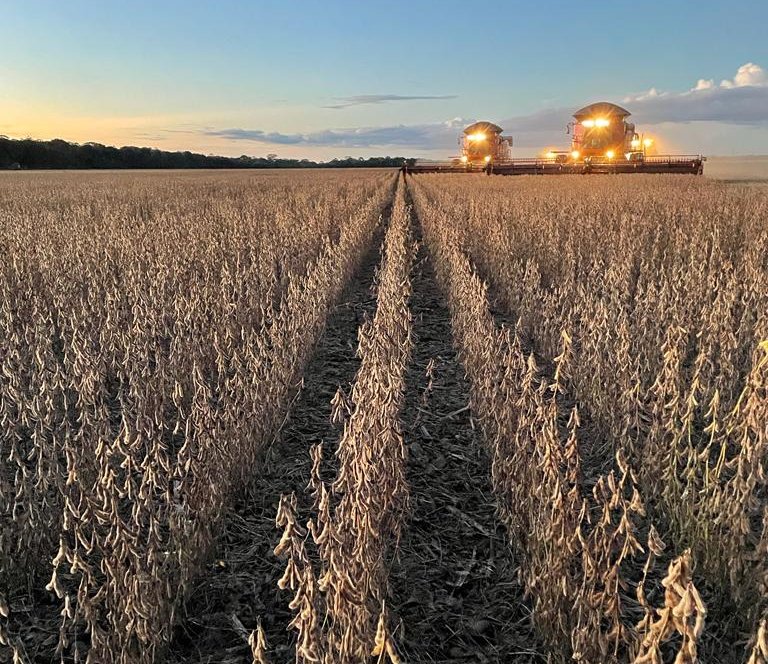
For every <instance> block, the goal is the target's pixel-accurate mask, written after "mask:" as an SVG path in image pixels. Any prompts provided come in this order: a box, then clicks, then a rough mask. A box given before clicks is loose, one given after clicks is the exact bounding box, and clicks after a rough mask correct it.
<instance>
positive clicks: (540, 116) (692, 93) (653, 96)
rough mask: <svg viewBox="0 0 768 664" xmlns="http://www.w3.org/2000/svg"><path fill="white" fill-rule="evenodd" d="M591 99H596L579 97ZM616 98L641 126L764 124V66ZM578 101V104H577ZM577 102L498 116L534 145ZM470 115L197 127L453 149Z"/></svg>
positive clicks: (350, 100) (352, 144)
mask: <svg viewBox="0 0 768 664" xmlns="http://www.w3.org/2000/svg"><path fill="white" fill-rule="evenodd" d="M452 98H454V96H453V95H442V96H427V95H424V96H419V95H414V96H406V95H358V96H354V97H346V98H343V99H341V100H340V103H339V104H337V105H335V106H332V107H331V108H345V107H347V106H354V105H360V104H380V103H388V102H394V101H409V100H415V99H452ZM584 101H585V102H588V101H595V100H584ZM617 101H619V103H621V104H623V105H626V106H627V107H628V110H630V111H631V112H632V119H633V121H635V122H636V123H637V124H638V125H640V126H648V125H657V124H662V123H683V124H691V123H697V122H715V123H721V124H724V125H733V126H748V127H752V128H761V129H763V128H764V129H768V72H766V70H765V69H763V68H762V67H761V66H760V65H758V64H755V63H753V62H748V63H746V64H744V65H742V66H741V67H739V69H738V71H737V72H736V74H735V75H734V77H733V78H732V79H725V80H723V81H721V82H720V83H719V84H717V83H715V81H714V80H713V79H699V80H698V81H697V82H696V84H695V85H693V86H692V87H691V88H690V89H688V90H685V91H682V92H668V91H659V90H658V89H656V88H651V89H650V90H648V91H646V92H642V93H638V94H632V95H629V96H626V97H625V98H623V99H621V100H617ZM579 105H581V104H579ZM576 107H577V106H576V105H575V106H573V107H569V108H564V107H563V108H550V109H543V110H541V111H538V112H536V113H531V114H528V115H518V116H511V117H508V118H506V119H502V120H501V121H499V124H500V125H501V126H502V127H504V128H505V130H506V132H507V133H508V134H512V135H513V136H514V139H515V145H516V146H518V147H523V148H526V147H530V148H533V147H537V148H541V147H543V146H546V145H551V144H557V143H562V142H563V134H564V130H565V127H566V124H567V123H568V122H569V120H570V119H571V113H572V112H573V110H574V108H576ZM473 121H474V119H471V118H454V119H452V120H447V121H444V122H434V123H423V124H413V125H405V124H400V125H391V126H383V127H354V128H340V129H326V130H322V131H315V132H308V133H280V132H267V131H263V130H260V129H242V128H231V129H210V128H207V129H203V130H200V132H199V133H201V134H204V135H206V136H210V137H217V138H223V139H228V140H232V141H246V142H252V143H258V144H265V145H267V144H270V145H306V146H320V147H349V148H400V149H402V150H406V149H408V150H413V151H418V150H449V151H455V148H456V137H457V135H458V132H459V130H460V129H461V128H462V127H464V126H465V125H466V124H469V123H471V122H473Z"/></svg>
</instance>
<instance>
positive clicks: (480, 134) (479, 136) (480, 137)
mask: <svg viewBox="0 0 768 664" xmlns="http://www.w3.org/2000/svg"><path fill="white" fill-rule="evenodd" d="M467 138H469V140H470V141H484V140H485V134H484V133H483V132H481V131H479V132H477V133H476V134H470V135H469V136H468V137H467Z"/></svg>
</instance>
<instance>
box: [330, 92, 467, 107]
mask: <svg viewBox="0 0 768 664" xmlns="http://www.w3.org/2000/svg"><path fill="white" fill-rule="evenodd" d="M336 99H337V101H338V103H336V104H331V105H329V106H323V108H334V109H340V108H349V107H350V106H362V105H364V104H387V103H389V102H392V101H421V100H434V99H456V95H354V96H352V97H336Z"/></svg>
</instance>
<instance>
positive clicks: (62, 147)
mask: <svg viewBox="0 0 768 664" xmlns="http://www.w3.org/2000/svg"><path fill="white" fill-rule="evenodd" d="M404 161H408V162H409V163H412V162H413V161H414V160H413V159H408V160H406V159H405V158H403V157H369V158H367V159H365V158H362V157H358V158H353V157H346V158H344V159H332V160H331V161H329V162H326V163H322V162H320V163H318V162H315V161H312V160H310V159H281V158H279V157H278V155H277V154H274V153H270V154H268V155H267V156H266V158H264V157H249V156H248V155H241V156H240V157H221V156H217V155H202V154H198V153H195V152H189V151H185V152H166V151H164V150H157V149H155V148H140V147H135V146H131V145H128V146H125V147H121V148H116V147H112V146H109V145H102V144H101V143H95V142H88V143H84V144H82V145H79V144H77V143H69V142H67V141H63V140H61V139H54V140H52V141H37V140H34V139H31V138H25V139H20V140H16V139H11V138H7V137H4V136H0V168H10V167H11V165H18V167H20V168H30V169H34V168H86V169H89V168H113V169H120V168H137V169H141V168H350V167H355V168H357V167H362V168H367V167H374V168H382V167H396V168H399V167H400V166H402V164H403V162H404Z"/></svg>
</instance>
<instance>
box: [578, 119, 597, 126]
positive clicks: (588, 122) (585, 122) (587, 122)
mask: <svg viewBox="0 0 768 664" xmlns="http://www.w3.org/2000/svg"><path fill="white" fill-rule="evenodd" d="M581 124H582V125H583V126H585V127H594V126H595V121H594V120H584V121H583V122H582V123H581Z"/></svg>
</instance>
